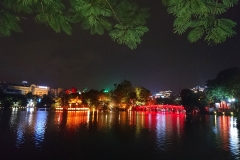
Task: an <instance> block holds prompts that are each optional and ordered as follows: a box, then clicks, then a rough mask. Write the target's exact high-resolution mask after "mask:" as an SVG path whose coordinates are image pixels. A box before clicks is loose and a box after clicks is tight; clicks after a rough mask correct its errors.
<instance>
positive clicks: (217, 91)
mask: <svg viewBox="0 0 240 160" xmlns="http://www.w3.org/2000/svg"><path fill="white" fill-rule="evenodd" d="M206 86H207V91H206V93H207V97H208V98H209V99H210V100H212V101H213V102H214V101H222V100H225V99H228V98H236V99H238V98H240V68H229V69H226V70H223V71H221V72H219V73H218V74H217V76H216V78H215V79H211V80H208V81H207V84H206Z"/></svg>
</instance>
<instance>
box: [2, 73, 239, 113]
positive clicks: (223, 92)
mask: <svg viewBox="0 0 240 160" xmlns="http://www.w3.org/2000/svg"><path fill="white" fill-rule="evenodd" d="M239 87H240V68H229V69H226V70H223V71H221V72H219V73H218V74H217V76H216V78H215V79H211V80H208V81H206V88H205V90H204V91H203V92H200V91H195V92H194V91H193V90H191V89H182V91H181V92H180V94H179V95H178V94H177V95H174V94H172V95H171V96H170V97H168V98H161V97H160V98H155V97H154V96H152V94H151V93H150V91H149V90H148V89H146V88H144V87H142V86H133V85H132V83H131V82H130V81H128V80H123V81H122V82H121V83H119V84H114V89H113V90H110V91H107V90H105V89H102V90H95V89H90V90H88V89H84V90H83V91H81V92H79V91H78V90H77V89H76V88H71V89H67V90H65V91H63V92H61V93H60V94H59V96H58V97H53V96H51V95H43V96H42V97H40V96H36V95H32V93H28V94H26V95H20V94H6V93H4V92H3V91H2V90H1V91H0V106H1V107H4V108H9V107H17V106H27V105H28V106H30V107H31V106H34V107H44V108H54V107H59V106H70V107H88V108H90V109H93V108H94V109H103V110H104V109H111V110H119V109H120V110H125V109H128V108H130V107H135V106H142V105H154V104H173V105H183V106H184V108H185V109H186V111H187V112H191V111H193V110H196V109H197V110H199V111H200V112H204V111H205V107H206V106H208V107H210V108H211V107H212V108H214V107H215V106H214V105H215V103H220V102H226V103H231V105H232V107H233V108H234V109H235V110H237V111H238V109H239V103H238V99H239V98H240V88H239ZM233 99H234V101H233Z"/></svg>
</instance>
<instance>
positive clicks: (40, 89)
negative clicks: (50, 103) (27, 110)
mask: <svg viewBox="0 0 240 160" xmlns="http://www.w3.org/2000/svg"><path fill="white" fill-rule="evenodd" d="M8 88H9V89H16V90H20V91H21V92H22V94H27V93H30V92H31V93H32V94H33V95H38V96H43V95H48V92H49V91H50V88H49V87H47V86H38V85H35V84H32V85H30V86H25V85H9V86H8Z"/></svg>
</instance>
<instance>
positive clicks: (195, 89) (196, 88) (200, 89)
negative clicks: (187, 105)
mask: <svg viewBox="0 0 240 160" xmlns="http://www.w3.org/2000/svg"><path fill="white" fill-rule="evenodd" d="M204 89H205V88H202V87H200V86H196V87H193V88H191V89H190V90H192V91H193V92H194V93H197V92H203V91H204Z"/></svg>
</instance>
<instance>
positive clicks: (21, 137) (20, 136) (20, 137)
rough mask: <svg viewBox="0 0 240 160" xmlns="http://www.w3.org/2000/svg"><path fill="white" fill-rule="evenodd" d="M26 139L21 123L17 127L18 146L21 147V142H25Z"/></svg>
mask: <svg viewBox="0 0 240 160" xmlns="http://www.w3.org/2000/svg"><path fill="white" fill-rule="evenodd" d="M24 141H25V139H24V135H23V128H22V126H21V125H19V127H18V129H17V139H16V147H20V145H21V144H23V143H24Z"/></svg>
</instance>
